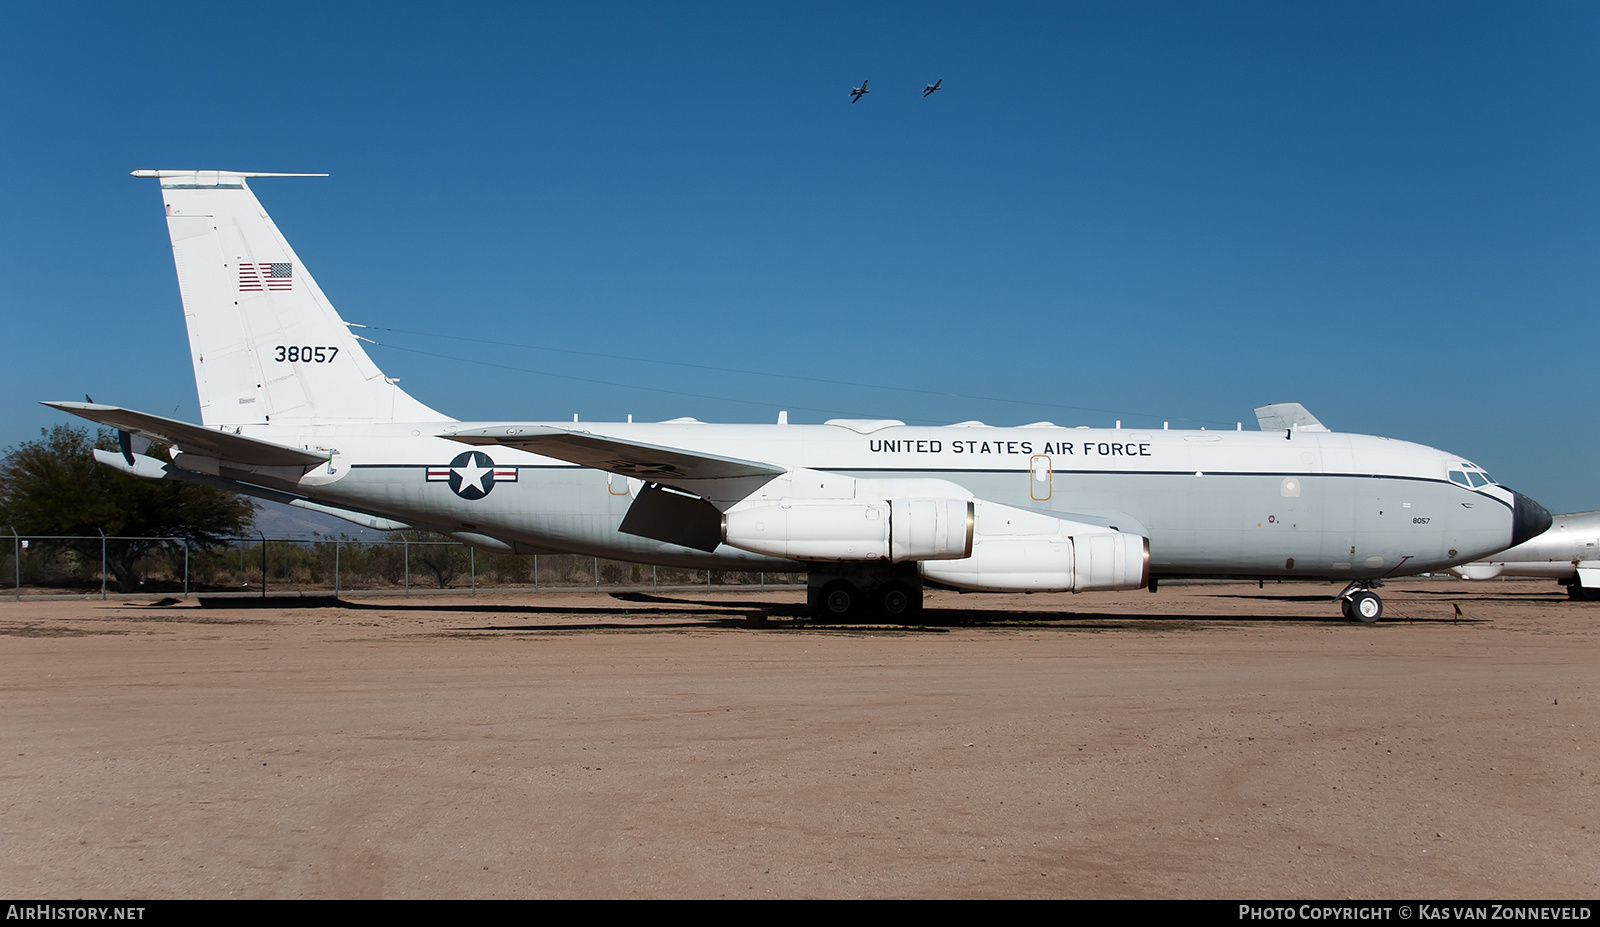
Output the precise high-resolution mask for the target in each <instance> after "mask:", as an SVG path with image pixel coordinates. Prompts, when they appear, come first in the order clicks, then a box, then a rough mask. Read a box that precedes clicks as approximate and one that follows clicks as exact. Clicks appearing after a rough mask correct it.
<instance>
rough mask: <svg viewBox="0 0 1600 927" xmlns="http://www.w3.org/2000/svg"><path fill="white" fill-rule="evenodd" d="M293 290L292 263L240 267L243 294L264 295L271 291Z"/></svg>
mask: <svg viewBox="0 0 1600 927" xmlns="http://www.w3.org/2000/svg"><path fill="white" fill-rule="evenodd" d="M292 289H294V265H293V264H291V263H288V262H281V263H276V264H266V263H261V264H240V265H239V292H241V293H264V292H267V291H269V290H270V291H273V292H279V291H283V290H292Z"/></svg>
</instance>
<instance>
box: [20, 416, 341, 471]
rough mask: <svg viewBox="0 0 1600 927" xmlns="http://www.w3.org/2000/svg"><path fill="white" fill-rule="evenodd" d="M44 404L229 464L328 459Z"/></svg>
mask: <svg viewBox="0 0 1600 927" xmlns="http://www.w3.org/2000/svg"><path fill="white" fill-rule="evenodd" d="M45 405H47V406H49V407H50V408H52V409H60V410H61V411H63V412H71V413H72V414H73V415H77V416H80V417H82V418H86V419H88V420H89V421H91V422H97V423H99V424H101V425H110V426H111V427H112V428H115V429H117V430H118V431H126V432H130V433H132V434H136V435H139V436H140V437H144V438H148V439H150V440H151V441H154V442H155V443H157V444H165V445H168V446H172V445H176V446H177V447H179V448H181V449H182V450H183V452H184V453H186V454H194V455H196V456H199V457H215V458H216V459H217V460H226V461H228V462H230V463H239V464H245V465H247V466H252V467H295V466H301V467H305V466H311V465H312V464H319V463H322V462H323V461H325V460H327V459H328V455H326V454H316V453H312V452H311V451H308V450H305V449H303V448H298V447H287V446H285V445H282V444H274V443H273V442H271V441H262V440H261V439H259V438H247V437H245V436H244V435H236V434H230V433H228V432H225V431H214V430H212V429H210V428H204V427H202V426H200V425H191V424H189V423H188V422H180V421H177V420H176V419H170V418H163V417H161V416H159V415H150V414H149V413H146V412H135V411H133V410H132V409H124V408H122V407H120V406H107V405H101V404H100V403H97V402H47V403H45Z"/></svg>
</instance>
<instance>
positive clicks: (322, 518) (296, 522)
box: [252, 499, 386, 541]
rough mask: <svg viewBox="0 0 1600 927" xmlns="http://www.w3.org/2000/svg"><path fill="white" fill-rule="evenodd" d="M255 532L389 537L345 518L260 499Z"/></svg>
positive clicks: (292, 535) (274, 535) (366, 538)
mask: <svg viewBox="0 0 1600 927" xmlns="http://www.w3.org/2000/svg"><path fill="white" fill-rule="evenodd" d="M254 531H255V532H259V533H261V534H263V535H266V536H267V537H269V538H295V539H305V540H311V539H314V538H339V537H343V538H349V539H350V540H352V541H381V540H383V539H384V538H385V537H386V535H385V533H384V532H382V531H374V530H372V529H371V528H364V527H362V526H361V525H358V524H356V523H355V522H349V521H345V520H344V519H342V518H335V517H334V516H332V515H324V514H322V513H321V512H311V511H307V510H306V509H301V508H295V507H294V506H292V505H285V504H284V503H282V502H265V501H262V500H260V499H257V500H256V526H255V529H254ZM252 533H254V532H252Z"/></svg>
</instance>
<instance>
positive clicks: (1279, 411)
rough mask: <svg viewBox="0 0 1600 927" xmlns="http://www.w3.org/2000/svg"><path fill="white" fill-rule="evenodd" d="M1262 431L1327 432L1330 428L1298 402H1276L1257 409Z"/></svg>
mask: <svg viewBox="0 0 1600 927" xmlns="http://www.w3.org/2000/svg"><path fill="white" fill-rule="evenodd" d="M1256 422H1257V423H1259V424H1260V425H1261V430H1262V431H1289V430H1292V431H1327V430H1328V426H1326V425H1324V424H1322V423H1321V422H1319V421H1317V417H1316V416H1315V415H1312V414H1311V413H1310V412H1307V411H1306V407H1305V406H1303V405H1301V404H1300V403H1298V402H1274V403H1272V404H1271V405H1265V406H1261V407H1259V408H1257V409H1256Z"/></svg>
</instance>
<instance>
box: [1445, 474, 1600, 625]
mask: <svg viewBox="0 0 1600 927" xmlns="http://www.w3.org/2000/svg"><path fill="white" fill-rule="evenodd" d="M1450 477H1451V479H1454V480H1456V481H1457V482H1460V481H1461V479H1462V478H1467V479H1470V478H1472V473H1471V471H1461V472H1458V471H1451V473H1450ZM1450 572H1452V573H1454V574H1455V575H1457V576H1459V577H1461V578H1462V579H1494V578H1495V577H1496V576H1538V577H1545V578H1548V579H1554V580H1555V581H1556V582H1558V583H1560V584H1561V585H1563V586H1566V587H1567V595H1568V596H1571V597H1572V598H1574V599H1600V512H1579V513H1577V514H1575V515H1557V516H1555V519H1554V524H1552V525H1551V526H1550V528H1549V529H1548V530H1547V531H1545V532H1544V533H1543V534H1541V535H1539V536H1538V537H1536V538H1533V539H1531V540H1527V541H1523V542H1522V543H1521V544H1518V545H1517V546H1516V547H1512V548H1510V549H1508V550H1503V551H1501V552H1500V553H1498V554H1495V555H1494V556H1492V557H1489V558H1487V559H1485V560H1477V561H1474V562H1472V563H1463V564H1461V565H1460V566H1455V567H1451V568H1450Z"/></svg>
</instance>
